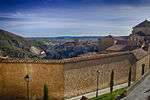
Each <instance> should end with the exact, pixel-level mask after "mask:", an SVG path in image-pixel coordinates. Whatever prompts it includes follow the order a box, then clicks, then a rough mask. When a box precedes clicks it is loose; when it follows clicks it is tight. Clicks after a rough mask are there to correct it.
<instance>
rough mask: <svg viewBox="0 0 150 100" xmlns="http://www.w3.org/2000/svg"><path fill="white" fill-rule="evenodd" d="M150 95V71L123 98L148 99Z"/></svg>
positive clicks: (127, 99)
mask: <svg viewBox="0 0 150 100" xmlns="http://www.w3.org/2000/svg"><path fill="white" fill-rule="evenodd" d="M148 96H150V72H149V73H148V75H147V76H146V77H145V78H143V79H142V81H141V82H140V83H138V84H137V85H136V86H135V87H134V88H133V90H132V91H131V92H130V93H129V95H128V96H127V97H126V98H124V99H122V100H148Z"/></svg>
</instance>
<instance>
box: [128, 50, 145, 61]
mask: <svg viewBox="0 0 150 100" xmlns="http://www.w3.org/2000/svg"><path fill="white" fill-rule="evenodd" d="M131 53H133V54H134V56H135V57H136V59H137V60H139V59H142V58H143V57H145V56H146V55H148V52H147V51H145V50H143V49H141V48H140V49H135V50H133V51H131Z"/></svg>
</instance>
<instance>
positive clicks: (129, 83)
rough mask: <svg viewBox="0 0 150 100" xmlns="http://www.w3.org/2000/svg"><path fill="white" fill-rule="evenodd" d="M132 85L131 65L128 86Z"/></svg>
mask: <svg viewBox="0 0 150 100" xmlns="http://www.w3.org/2000/svg"><path fill="white" fill-rule="evenodd" d="M130 85H131V67H130V69H129V76H128V87H129V86H130Z"/></svg>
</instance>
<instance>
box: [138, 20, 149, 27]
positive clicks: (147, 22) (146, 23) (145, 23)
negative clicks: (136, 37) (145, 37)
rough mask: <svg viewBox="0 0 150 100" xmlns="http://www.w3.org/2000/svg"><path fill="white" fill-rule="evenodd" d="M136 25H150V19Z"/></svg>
mask: <svg viewBox="0 0 150 100" xmlns="http://www.w3.org/2000/svg"><path fill="white" fill-rule="evenodd" d="M135 27H150V21H148V20H145V21H143V22H142V23H140V24H138V25H136V26H135Z"/></svg>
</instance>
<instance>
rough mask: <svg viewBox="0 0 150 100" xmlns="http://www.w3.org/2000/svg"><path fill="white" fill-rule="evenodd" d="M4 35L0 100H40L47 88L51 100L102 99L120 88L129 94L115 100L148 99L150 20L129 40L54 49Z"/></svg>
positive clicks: (101, 40)
mask: <svg viewBox="0 0 150 100" xmlns="http://www.w3.org/2000/svg"><path fill="white" fill-rule="evenodd" d="M0 32H1V33H0V34H1V37H0V38H1V40H0V43H1V44H3V45H1V47H0V48H1V50H0V53H1V57H0V73H1V74H0V89H1V91H0V99H1V100H26V98H27V97H28V100H41V99H42V95H43V93H42V91H43V86H44V87H45V88H46V89H49V91H48V94H47V95H49V96H50V98H51V99H50V100H100V99H94V97H95V96H96V97H98V96H100V95H102V94H105V93H109V89H110V92H111V93H113V91H114V90H116V91H117V89H120V88H124V89H126V90H124V92H121V94H120V95H117V96H116V97H113V99H112V100H120V99H123V100H148V99H147V98H149V96H150V95H149V90H147V89H148V88H149V86H150V85H149V84H148V83H149V82H150V81H149V76H150V73H149V65H150V57H149V42H150V22H149V21H148V20H145V21H143V22H141V23H139V24H138V25H136V26H135V27H133V30H132V33H131V34H130V35H129V36H121V37H115V36H112V35H108V36H105V37H101V38H100V37H99V38H97V37H96V38H97V39H95V38H94V39H93V38H92V41H91V40H90V41H89V40H88V39H85V40H83V39H81V40H80V39H73V40H70V41H67V42H66V41H65V42H64V43H58V42H57V43H56V42H55V43H56V44H55V45H54V43H52V41H51V42H50V40H43V41H42V42H41V40H40V41H37V39H36V40H34V42H33V39H29V40H26V39H25V38H23V37H20V36H17V35H14V34H13V33H10V32H7V31H4V30H0ZM6 36H7V38H6ZM8 36H9V37H8ZM8 38H9V41H8V40H7V39H8ZM35 41H36V42H35ZM46 41H48V42H46ZM7 42H8V43H7ZM47 43H48V44H47ZM50 43H52V45H53V46H52V45H51V44H50ZM4 44H5V45H4ZM6 44H7V45H6ZM43 44H44V45H43ZM50 45H51V47H53V48H49V46H50ZM14 48H15V49H14ZM48 50H49V52H48ZM62 51H63V52H62ZM55 53H56V55H57V56H56V55H54V54H55ZM58 53H59V54H60V55H61V53H62V54H63V55H61V56H60V55H58ZM12 54H13V55H12ZM14 54H15V55H14ZM17 57H18V58H17ZM33 58H34V59H33ZM54 58H55V59H54ZM141 73H142V74H141ZM30 78H31V79H30ZM24 79H25V80H24ZM110 80H111V81H110ZM26 83H27V89H26ZM109 87H110V88H109ZM113 89H114V90H113ZM26 91H27V92H26ZM45 91H47V90H45ZM44 93H45V92H44ZM10 98H11V99H10ZM92 98H93V99H92ZM119 98H120V99H119ZM133 98H134V99H133ZM135 98H136V99H135ZM110 100H111V99H110Z"/></svg>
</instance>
